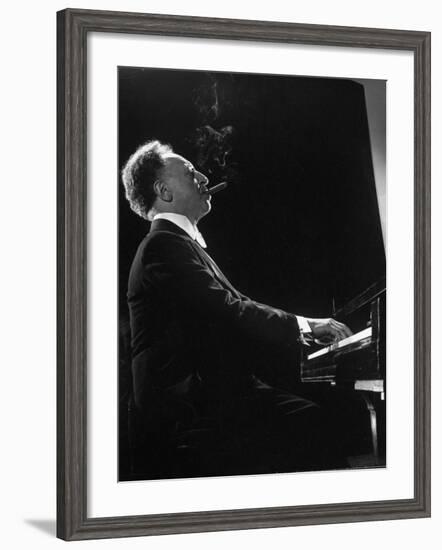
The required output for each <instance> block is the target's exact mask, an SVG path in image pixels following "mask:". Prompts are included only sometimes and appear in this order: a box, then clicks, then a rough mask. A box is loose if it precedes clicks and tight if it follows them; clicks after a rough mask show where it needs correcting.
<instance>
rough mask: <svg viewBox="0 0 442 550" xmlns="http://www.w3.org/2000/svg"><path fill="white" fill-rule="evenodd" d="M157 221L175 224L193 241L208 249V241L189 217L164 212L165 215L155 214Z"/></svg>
mask: <svg viewBox="0 0 442 550" xmlns="http://www.w3.org/2000/svg"><path fill="white" fill-rule="evenodd" d="M155 220H167V221H169V222H172V223H174V224H175V225H177V226H178V227H179V228H180V229H182V230H183V231H185V232H186V233H187V234H188V235H189V237H190V238H191V239H193V240H194V241H196V242H197V243H198V244H199V245H200V246H202V247H203V248H207V245H206V241H205V240H204V238H203V236H202V235H201V233H200V232H199V231H198V228H197V227H196V225H193V224H192V222H191V221H190V220H189V218H188V217H187V216H183V215H182V214H174V213H172V212H164V213H163V214H155V216H154V217H153V221H155Z"/></svg>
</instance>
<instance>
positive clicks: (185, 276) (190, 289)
mask: <svg viewBox="0 0 442 550" xmlns="http://www.w3.org/2000/svg"><path fill="white" fill-rule="evenodd" d="M143 267H144V278H145V281H146V282H148V283H149V284H152V285H153V286H154V287H156V288H157V289H158V291H159V292H162V293H166V295H168V296H170V298H171V299H173V300H175V301H176V302H177V303H178V304H179V306H182V307H184V308H186V309H187V310H188V311H189V312H194V313H195V314H198V315H200V316H202V317H204V318H207V319H213V320H215V321H222V322H226V323H229V325H230V326H231V327H234V328H235V329H236V330H238V331H239V333H242V334H244V335H245V336H248V337H251V338H253V339H258V340H260V341H264V342H269V343H272V344H276V345H279V346H284V347H285V346H287V347H292V346H297V345H298V344H299V342H300V332H299V327H298V322H297V319H296V316H295V315H293V314H291V313H287V312H285V311H283V310H281V309H277V308H274V307H270V306H267V305H264V304H260V303H258V302H255V301H253V300H250V299H249V298H247V297H245V296H244V295H241V294H239V293H238V295H237V296H235V295H234V294H233V293H232V292H230V291H229V290H228V289H226V288H225V287H223V286H222V284H221V283H220V282H219V281H218V280H217V279H216V278H215V277H214V276H213V274H212V272H211V271H210V270H209V269H208V268H207V267H206V265H205V264H204V263H203V262H202V261H201V260H200V258H199V257H198V255H197V254H196V252H195V251H194V250H193V248H192V245H191V244H190V243H188V242H187V240H186V239H184V238H182V237H180V236H179V235H175V234H172V233H160V232H158V233H157V234H156V235H153V236H152V239H151V241H150V242H149V246H147V247H146V249H145V254H144V256H143Z"/></svg>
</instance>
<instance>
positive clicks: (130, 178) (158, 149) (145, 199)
mask: <svg viewBox="0 0 442 550" xmlns="http://www.w3.org/2000/svg"><path fill="white" fill-rule="evenodd" d="M168 153H173V149H172V147H171V146H170V145H167V144H164V143H161V142H160V141H158V140H151V141H148V142H147V143H144V144H143V145H141V146H140V147H138V149H137V150H136V151H135V153H134V154H133V155H131V157H130V158H129V160H128V161H127V162H126V164H125V165H124V168H123V169H122V171H121V179H122V181H123V185H124V189H125V191H126V198H127V200H128V201H129V204H130V207H131V208H132V210H133V211H134V212H135V213H136V214H138V216H141V217H142V218H144V219H145V220H151V219H152V217H153V213H152V206H153V203H154V202H155V198H156V195H155V191H154V188H153V184H154V183H155V181H156V179H157V178H158V171H159V170H160V169H161V168H163V166H164V165H165V158H164V157H165V155H167V154H168Z"/></svg>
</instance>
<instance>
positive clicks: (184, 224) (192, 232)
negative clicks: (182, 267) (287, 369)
mask: <svg viewBox="0 0 442 550" xmlns="http://www.w3.org/2000/svg"><path fill="white" fill-rule="evenodd" d="M155 220H167V221H169V222H172V223H174V224H175V225H177V226H178V227H179V228H180V229H182V230H183V231H185V232H186V233H187V234H188V235H189V237H190V238H191V239H193V240H194V241H196V242H197V243H198V244H199V245H200V246H202V247H203V248H207V245H206V241H205V240H204V238H203V236H202V235H201V233H200V232H199V230H198V229H197V227H196V226H195V225H193V224H192V223H191V221H190V220H189V218H188V217H187V216H183V215H182V214H174V213H172V212H164V213H162V214H155V216H154V217H153V221H155ZM295 317H296V319H297V321H298V326H299V330H300V332H301V335H304V334H310V333H311V332H312V330H311V328H310V325H309V323H308V321H307V319H306V318H305V317H302V316H301V315H295Z"/></svg>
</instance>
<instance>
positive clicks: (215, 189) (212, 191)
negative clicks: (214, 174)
mask: <svg viewBox="0 0 442 550" xmlns="http://www.w3.org/2000/svg"><path fill="white" fill-rule="evenodd" d="M226 187H227V182H226V181H222V182H221V183H217V184H216V185H214V186H213V187H211V188H210V189H208V190H207V192H208V193H209V195H214V194H215V193H218V191H222V190H223V189H225V188H226Z"/></svg>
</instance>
